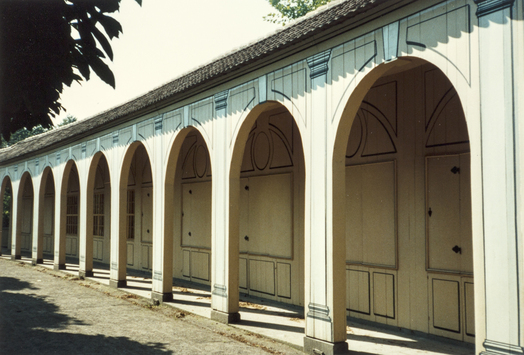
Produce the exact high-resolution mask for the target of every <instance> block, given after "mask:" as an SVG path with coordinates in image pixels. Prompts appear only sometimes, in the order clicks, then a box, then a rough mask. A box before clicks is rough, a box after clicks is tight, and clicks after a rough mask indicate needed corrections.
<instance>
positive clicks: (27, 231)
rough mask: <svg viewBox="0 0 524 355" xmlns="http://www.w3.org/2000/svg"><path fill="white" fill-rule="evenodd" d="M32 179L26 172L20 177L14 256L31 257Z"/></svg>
mask: <svg viewBox="0 0 524 355" xmlns="http://www.w3.org/2000/svg"><path fill="white" fill-rule="evenodd" d="M33 193H34V192H33V181H32V177H31V175H30V174H29V173H28V172H25V173H24V174H23V175H22V178H21V179H20V185H19V190H18V208H17V219H16V250H15V258H19V257H21V256H22V255H23V256H26V257H29V258H30V257H31V250H32V246H33V200H34V199H33V196H34V195H33Z"/></svg>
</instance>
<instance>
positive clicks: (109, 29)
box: [95, 14, 122, 39]
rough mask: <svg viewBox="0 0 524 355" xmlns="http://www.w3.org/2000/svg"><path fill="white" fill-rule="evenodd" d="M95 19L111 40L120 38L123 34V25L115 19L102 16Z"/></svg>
mask: <svg viewBox="0 0 524 355" xmlns="http://www.w3.org/2000/svg"><path fill="white" fill-rule="evenodd" d="M95 19H96V20H97V21H98V22H100V24H101V25H102V27H104V30H105V31H106V33H107V35H108V36H109V39H113V38H114V37H117V38H118V35H119V34H120V33H122V25H120V23H119V22H118V21H117V20H115V19H114V18H112V17H110V16H105V15H102V14H100V15H97V16H96V17H95Z"/></svg>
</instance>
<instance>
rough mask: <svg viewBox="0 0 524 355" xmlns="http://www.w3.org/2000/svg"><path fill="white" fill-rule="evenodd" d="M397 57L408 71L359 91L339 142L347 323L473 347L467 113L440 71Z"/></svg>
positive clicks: (337, 225) (396, 69) (395, 69)
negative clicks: (416, 333)
mask: <svg viewBox="0 0 524 355" xmlns="http://www.w3.org/2000/svg"><path fill="white" fill-rule="evenodd" d="M399 61H403V62H404V63H405V65H403V66H393V65H388V64H384V65H382V66H379V67H381V69H380V70H379V71H378V72H379V73H380V74H379V75H378V78H376V77H374V76H373V75H376V73H374V74H373V75H370V76H371V78H372V79H370V80H371V81H366V79H364V81H363V82H362V83H361V84H360V85H362V87H361V88H358V87H357V89H356V90H355V95H354V97H352V98H350V102H349V103H348V105H347V106H346V111H345V114H344V115H343V117H342V119H341V123H340V128H339V131H338V133H337V141H336V143H335V153H334V154H335V155H334V172H333V173H334V198H333V200H334V206H333V207H334V208H333V209H334V211H335V210H341V211H345V213H344V215H343V216H342V215H339V216H335V217H334V229H338V230H344V231H345V237H346V278H345V280H344V282H345V283H346V290H347V291H346V309H347V315H348V317H349V319H350V324H349V325H350V326H352V324H354V323H353V322H357V323H359V322H361V321H367V322H374V323H379V324H381V325H389V326H393V327H396V328H404V329H409V330H413V331H419V332H423V333H429V334H433V335H438V336H442V337H447V338H452V339H456V340H460V341H465V342H474V335H475V320H474V315H475V312H474V291H473V247H472V244H473V243H472V227H471V187H470V156H469V152H470V145H469V137H468V130H467V125H466V120H465V115H464V110H463V108H462V104H461V102H460V98H459V96H458V94H457V92H456V90H455V88H454V87H453V85H452V84H451V83H450V81H449V80H448V79H447V77H446V75H445V74H444V73H443V72H442V71H440V70H439V69H438V68H437V67H435V66H433V65H432V64H429V63H427V62H425V61H422V60H418V59H411V58H410V59H408V60H405V59H399ZM389 68H391V69H390V70H388V69H389ZM377 69H378V68H377ZM377 69H375V71H377ZM372 73H373V72H372ZM357 96H359V97H357ZM342 132H343V133H342ZM337 181H338V182H339V184H344V185H343V186H344V187H345V194H340V191H341V190H340V187H337V186H336V185H337V184H336V183H335V182H337ZM339 186H340V185H339ZM337 189H338V190H337ZM337 191H338V192H337ZM340 196H343V197H340ZM334 282H340V280H334Z"/></svg>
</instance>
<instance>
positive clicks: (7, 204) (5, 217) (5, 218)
mask: <svg viewBox="0 0 524 355" xmlns="http://www.w3.org/2000/svg"><path fill="white" fill-rule="evenodd" d="M10 211H11V184H9V185H7V186H6V188H5V192H4V204H3V208H2V228H9V220H10V215H9V212H10Z"/></svg>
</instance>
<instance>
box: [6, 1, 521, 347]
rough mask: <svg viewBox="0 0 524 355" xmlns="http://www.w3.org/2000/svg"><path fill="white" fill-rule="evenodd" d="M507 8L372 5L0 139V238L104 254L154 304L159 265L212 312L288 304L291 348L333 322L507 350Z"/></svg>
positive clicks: (510, 246) (511, 303)
mask: <svg viewBox="0 0 524 355" xmlns="http://www.w3.org/2000/svg"><path fill="white" fill-rule="evenodd" d="M343 3H344V2H343V1H342V2H334V3H333V4H332V5H330V6H329V7H328V8H326V9H324V10H322V11H320V12H318V13H315V14H313V15H311V16H309V17H308V18H321V17H322V14H326V13H328V12H329V11H332V9H335V8H336V7H337V6H340V5H341V4H343ZM366 6H367V5H366ZM523 12H524V2H523V1H521V0H518V1H495V0H489V1H487V0H486V1H466V0H456V1H452V0H450V1H443V2H442V1H389V2H384V3H381V4H378V5H377V6H375V7H373V8H372V10H370V11H368V12H363V13H362V14H357V15H355V16H354V17H352V18H351V19H350V20H348V21H346V22H339V23H336V24H334V25H330V26H327V28H325V29H323V30H321V31H317V32H315V33H314V34H312V35H311V36H309V37H306V40H304V42H303V45H294V46H292V47H285V48H283V49H281V50H278V51H277V52H276V54H274V55H273V56H270V57H267V58H262V59H259V60H258V61H255V62H254V63H247V64H245V66H243V67H242V68H244V70H243V71H241V72H240V73H233V74H226V76H225V78H224V77H221V78H219V79H216V80H215V81H213V82H212V85H209V84H208V85H203V86H202V87H200V86H197V87H196V88H194V89H191V90H189V91H188V92H187V93H184V94H183V95H182V94H179V95H178V96H176V97H175V98H174V99H170V100H164V101H160V102H158V103H156V104H155V105H152V106H150V107H148V108H147V109H145V110H141V111H138V113H130V114H128V115H126V116H124V117H123V118H121V119H119V120H117V121H113V122H110V123H108V124H106V125H102V126H100V127H98V128H97V129H96V130H94V131H93V132H95V133H90V134H82V135H78V136H76V137H72V138H71V139H65V140H62V143H60V142H59V143H55V144H50V145H48V146H47V148H46V147H44V148H43V149H39V150H38V151H34V152H30V153H24V154H20V155H19V156H18V155H16V156H13V155H8V153H9V152H11V151H12V150H15V152H16V149H18V148H17V145H15V146H13V147H11V148H7V149H5V150H3V151H0V181H2V185H1V191H0V196H3V195H4V193H5V191H6V189H10V191H11V194H12V197H13V198H12V201H13V203H12V207H11V211H12V218H11V221H10V224H9V227H6V228H5V229H3V231H2V238H1V240H2V247H4V251H5V250H6V249H8V250H10V252H11V255H12V257H13V258H18V257H20V255H21V253H24V252H28V253H29V252H30V253H31V256H32V258H33V260H34V262H35V263H38V262H41V261H42V259H43V258H44V256H45V255H47V254H48V253H51V254H52V257H53V258H54V264H55V267H56V268H62V267H63V266H64V264H65V260H66V257H71V258H73V259H72V260H73V261H74V260H76V262H78V264H79V268H80V275H81V276H86V275H90V274H91V273H92V268H93V262H100V263H105V264H107V265H108V268H109V269H110V278H111V285H112V286H114V287H119V286H123V285H125V282H126V281H125V280H126V269H127V268H129V269H135V270H139V271H146V272H150V273H151V275H152V279H153V290H152V291H153V292H152V295H153V298H156V299H159V300H163V301H170V300H171V299H172V298H173V295H172V286H173V278H175V280H176V279H183V280H186V281H191V282H197V283H202V284H206V285H210V287H211V290H212V318H214V319H216V320H219V321H222V322H235V321H237V320H238V319H239V315H238V308H239V305H238V301H239V293H240V292H242V293H247V294H252V295H255V296H258V297H264V298H268V299H272V300H275V301H279V302H285V303H291V304H295V305H299V306H303V307H304V310H305V312H304V313H305V317H306V330H305V338H304V339H305V340H304V346H305V350H306V351H307V352H310V353H314V351H317V350H320V351H323V352H325V353H337V352H340V351H343V349H344V348H345V349H347V343H346V317H347V316H350V317H353V318H360V319H363V320H366V321H371V322H377V323H381V324H387V325H391V326H395V327H401V328H406V329H411V330H415V331H420V332H423V333H429V334H434V335H437V336H442V337H446V338H452V339H456V340H460V341H465V342H474V343H475V349H476V353H484V354H521V353H524V348H523V347H524V331H523V330H522V326H523V325H524V309H523V307H522V305H521V300H522V299H524V261H523V260H524V259H523V257H522V255H524V240H523V238H522V231H521V230H520V229H521V225H522V222H523V221H524V217H523V216H524V215H523V212H522V204H523V203H524V200H523V197H522V193H521V187H522V184H521V181H522V176H521V170H522V166H523V164H524V161H523V159H524V158H523V156H524V155H523V154H522V150H521V145H520V136H521V134H524V131H523V128H522V125H521V124H520V119H519V117H521V115H523V109H522V104H520V101H521V100H519V96H520V89H521V86H522V84H521V83H523V82H524V81H523V79H524V26H523ZM276 36H277V37H278V34H277V35H276ZM77 124H79V123H77ZM46 134H53V133H52V132H51V133H46ZM39 139H42V138H39V137H35V138H32V140H33V142H38V140H39ZM75 258H77V259H75Z"/></svg>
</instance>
